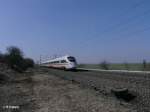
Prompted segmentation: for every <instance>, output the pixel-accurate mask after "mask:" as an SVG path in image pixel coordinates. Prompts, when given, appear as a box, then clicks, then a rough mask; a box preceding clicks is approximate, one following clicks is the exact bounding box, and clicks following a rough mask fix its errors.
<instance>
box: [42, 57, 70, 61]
mask: <svg viewBox="0 0 150 112" xmlns="http://www.w3.org/2000/svg"><path fill="white" fill-rule="evenodd" d="M69 56H70V55H65V56H62V57H58V58H55V59H49V60H47V61H43V62H42V63H48V62H52V61H58V60H62V59H66V58H67V57H69Z"/></svg>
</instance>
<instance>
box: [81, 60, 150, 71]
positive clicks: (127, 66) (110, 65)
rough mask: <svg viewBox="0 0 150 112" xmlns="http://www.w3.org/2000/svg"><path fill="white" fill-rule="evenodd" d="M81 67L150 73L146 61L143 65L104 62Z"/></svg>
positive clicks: (149, 66) (149, 67)
mask: <svg viewBox="0 0 150 112" xmlns="http://www.w3.org/2000/svg"><path fill="white" fill-rule="evenodd" d="M79 67H84V68H95V69H104V70H139V71H150V63H149V62H147V61H146V60H143V61H141V63H128V62H124V63H109V62H108V61H102V62H100V63H99V64H79Z"/></svg>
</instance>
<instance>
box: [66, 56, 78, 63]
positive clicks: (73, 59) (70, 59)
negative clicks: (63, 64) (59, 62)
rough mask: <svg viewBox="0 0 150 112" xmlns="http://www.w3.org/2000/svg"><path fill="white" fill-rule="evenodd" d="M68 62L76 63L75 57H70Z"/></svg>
mask: <svg viewBox="0 0 150 112" xmlns="http://www.w3.org/2000/svg"><path fill="white" fill-rule="evenodd" d="M68 60H69V61H71V62H76V59H75V58H74V57H71V56H70V57H68Z"/></svg>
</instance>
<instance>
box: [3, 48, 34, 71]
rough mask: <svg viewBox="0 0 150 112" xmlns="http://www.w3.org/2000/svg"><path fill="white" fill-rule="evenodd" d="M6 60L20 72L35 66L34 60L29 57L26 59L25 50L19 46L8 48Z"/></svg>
mask: <svg viewBox="0 0 150 112" xmlns="http://www.w3.org/2000/svg"><path fill="white" fill-rule="evenodd" d="M5 60H6V63H7V64H8V66H10V67H11V68H12V69H14V70H16V71H18V72H23V71H25V70H27V68H29V67H33V66H34V62H33V60H32V59H29V58H27V59H24V57H23V52H22V51H21V50H20V49H19V48H17V47H14V46H11V47H8V48H7V53H6V54H5Z"/></svg>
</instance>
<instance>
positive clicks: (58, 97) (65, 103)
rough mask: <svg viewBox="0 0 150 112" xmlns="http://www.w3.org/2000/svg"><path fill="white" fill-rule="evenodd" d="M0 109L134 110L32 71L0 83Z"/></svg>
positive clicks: (29, 111) (22, 111)
mask: <svg viewBox="0 0 150 112" xmlns="http://www.w3.org/2000/svg"><path fill="white" fill-rule="evenodd" d="M0 92H1V94H0V106H1V107H2V106H4V105H13V106H19V109H3V108H1V111H0V112H136V110H134V109H133V108H132V106H131V105H129V104H127V103H121V102H119V101H117V100H116V99H115V98H110V97H107V96H101V95H99V94H98V93H96V92H95V91H94V90H90V89H88V88H85V87H81V85H80V84H78V83H74V82H71V81H66V80H63V79H60V78H58V77H56V76H53V74H52V75H50V74H47V73H46V72H41V73H40V72H38V71H36V72H34V74H32V75H31V74H28V73H26V75H24V76H22V77H20V78H17V79H16V80H15V81H13V82H11V83H8V84H3V85H0Z"/></svg>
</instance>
